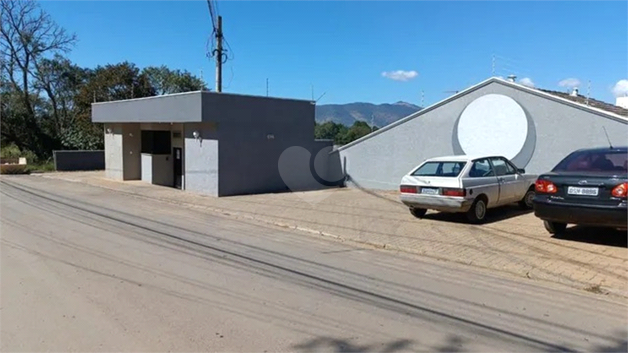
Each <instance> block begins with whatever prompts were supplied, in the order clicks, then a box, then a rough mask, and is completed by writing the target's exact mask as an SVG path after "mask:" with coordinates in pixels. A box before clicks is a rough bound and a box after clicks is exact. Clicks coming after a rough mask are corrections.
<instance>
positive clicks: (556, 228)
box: [543, 221, 567, 235]
mask: <svg viewBox="0 0 628 353" xmlns="http://www.w3.org/2000/svg"><path fill="white" fill-rule="evenodd" d="M543 225H544V226H545V229H547V231H548V232H549V233H550V234H556V235H561V234H563V233H564V232H565V230H566V229H567V223H560V222H551V221H543Z"/></svg>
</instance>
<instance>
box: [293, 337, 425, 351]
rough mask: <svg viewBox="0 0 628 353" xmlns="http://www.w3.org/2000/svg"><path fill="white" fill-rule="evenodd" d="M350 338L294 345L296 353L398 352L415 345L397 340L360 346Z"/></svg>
mask: <svg viewBox="0 0 628 353" xmlns="http://www.w3.org/2000/svg"><path fill="white" fill-rule="evenodd" d="M351 341H352V339H351V338H332V337H317V338H313V339H311V340H308V341H305V342H303V343H299V344H297V345H294V346H293V347H292V348H293V349H294V350H295V351H297V352H334V353H366V352H387V353H392V352H399V351H402V350H404V351H408V350H410V349H411V348H412V346H413V345H414V344H415V342H414V341H411V340H406V339H399V340H396V341H391V342H388V343H375V344H367V345H360V344H357V343H354V342H351Z"/></svg>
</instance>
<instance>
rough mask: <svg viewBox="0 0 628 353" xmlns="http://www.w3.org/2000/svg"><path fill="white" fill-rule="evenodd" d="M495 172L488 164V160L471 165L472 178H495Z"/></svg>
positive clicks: (470, 173)
mask: <svg viewBox="0 0 628 353" xmlns="http://www.w3.org/2000/svg"><path fill="white" fill-rule="evenodd" d="M494 175H495V172H494V171H493V167H491V164H490V163H489V162H488V159H486V158H484V159H478V160H477V161H475V162H473V164H472V165H471V170H469V177H471V178H482V177H488V176H494Z"/></svg>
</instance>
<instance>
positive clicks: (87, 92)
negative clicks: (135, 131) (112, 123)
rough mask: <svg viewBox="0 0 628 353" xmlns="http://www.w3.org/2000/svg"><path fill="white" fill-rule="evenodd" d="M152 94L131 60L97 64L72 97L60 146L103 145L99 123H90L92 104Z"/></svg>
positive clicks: (100, 146)
mask: <svg viewBox="0 0 628 353" xmlns="http://www.w3.org/2000/svg"><path fill="white" fill-rule="evenodd" d="M154 95H155V90H154V89H153V87H152V86H151V84H150V82H149V80H148V77H147V76H146V75H145V74H142V73H140V70H139V69H138V68H137V67H136V66H135V65H134V64H132V63H129V62H122V63H119V64H114V65H105V66H98V67H97V68H96V69H94V70H93V71H92V72H91V74H90V75H89V77H88V79H87V81H86V82H85V84H84V85H82V86H81V88H80V90H79V91H78V93H77V95H76V96H75V99H74V107H75V109H76V117H75V120H74V124H73V126H72V129H71V130H70V131H69V132H68V133H67V134H66V135H65V136H64V137H63V138H64V140H63V143H64V145H66V146H68V147H70V148H76V149H100V148H103V126H102V124H94V123H92V122H91V115H92V103H93V102H103V101H114V100H122V99H132V98H142V97H150V96H154Z"/></svg>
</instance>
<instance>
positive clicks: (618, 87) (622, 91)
mask: <svg viewBox="0 0 628 353" xmlns="http://www.w3.org/2000/svg"><path fill="white" fill-rule="evenodd" d="M613 94H614V95H615V97H625V96H628V80H626V79H624V80H619V81H617V83H616V84H615V86H613Z"/></svg>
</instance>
